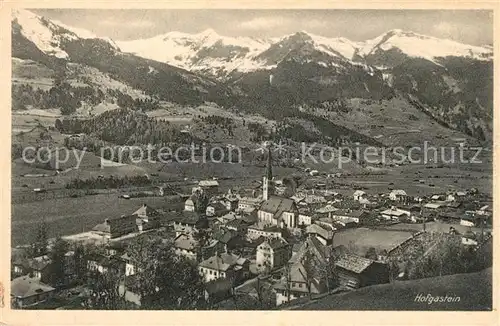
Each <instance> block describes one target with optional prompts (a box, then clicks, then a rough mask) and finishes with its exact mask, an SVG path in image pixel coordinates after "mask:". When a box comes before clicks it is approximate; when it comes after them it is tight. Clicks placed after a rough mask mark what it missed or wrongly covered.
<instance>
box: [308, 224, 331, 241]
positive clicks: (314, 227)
mask: <svg viewBox="0 0 500 326" xmlns="http://www.w3.org/2000/svg"><path fill="white" fill-rule="evenodd" d="M333 230H334V229H333V228H332V227H331V226H328V225H321V223H319V222H317V223H315V224H311V225H309V226H308V227H307V228H306V233H307V234H309V235H314V236H316V238H317V239H318V240H319V241H320V242H321V244H322V245H324V246H328V245H331V244H332V241H333Z"/></svg>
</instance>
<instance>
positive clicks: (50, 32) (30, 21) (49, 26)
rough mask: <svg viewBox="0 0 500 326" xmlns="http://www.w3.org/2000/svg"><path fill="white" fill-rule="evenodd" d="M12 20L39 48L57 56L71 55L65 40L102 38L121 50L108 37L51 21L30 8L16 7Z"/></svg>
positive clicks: (65, 56) (66, 57)
mask: <svg viewBox="0 0 500 326" xmlns="http://www.w3.org/2000/svg"><path fill="white" fill-rule="evenodd" d="M12 20H13V21H17V24H18V25H19V26H20V32H21V34H22V35H23V36H24V37H26V38H27V39H28V40H30V41H31V42H32V43H33V44H35V46H36V47H37V48H38V49H40V50H41V51H42V52H44V53H46V54H48V55H52V56H55V57H57V58H62V59H68V57H69V55H68V53H66V51H64V49H63V48H62V42H63V41H75V40H78V39H101V40H103V41H105V42H107V43H109V44H110V45H111V46H112V47H113V48H114V49H115V50H119V48H118V46H117V45H116V43H115V42H114V41H113V40H111V39H110V38H108V37H98V36H96V35H94V34H93V33H91V32H89V31H87V30H85V29H81V28H75V27H71V26H68V25H66V24H63V23H61V22H59V21H55V20H52V21H51V20H48V19H46V18H44V17H42V16H39V15H37V14H35V13H33V12H31V11H28V10H23V9H14V10H13V11H12Z"/></svg>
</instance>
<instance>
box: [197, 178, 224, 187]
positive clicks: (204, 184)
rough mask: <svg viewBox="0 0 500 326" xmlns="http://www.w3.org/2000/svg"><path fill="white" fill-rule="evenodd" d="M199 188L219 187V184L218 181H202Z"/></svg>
mask: <svg viewBox="0 0 500 326" xmlns="http://www.w3.org/2000/svg"><path fill="white" fill-rule="evenodd" d="M198 186H200V187H218V186H219V182H218V181H217V180H201V181H200V182H199V183H198Z"/></svg>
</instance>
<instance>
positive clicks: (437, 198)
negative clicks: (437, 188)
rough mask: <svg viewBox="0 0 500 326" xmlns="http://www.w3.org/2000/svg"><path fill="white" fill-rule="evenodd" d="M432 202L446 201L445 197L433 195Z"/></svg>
mask: <svg viewBox="0 0 500 326" xmlns="http://www.w3.org/2000/svg"><path fill="white" fill-rule="evenodd" d="M431 199H432V200H444V199H445V196H444V195H439V194H437V195H432V197H431Z"/></svg>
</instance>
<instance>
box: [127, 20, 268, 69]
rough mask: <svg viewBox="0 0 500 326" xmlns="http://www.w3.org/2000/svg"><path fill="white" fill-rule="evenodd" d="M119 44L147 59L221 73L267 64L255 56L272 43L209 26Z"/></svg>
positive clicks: (261, 66)
mask: <svg viewBox="0 0 500 326" xmlns="http://www.w3.org/2000/svg"><path fill="white" fill-rule="evenodd" d="M118 46H119V47H120V49H121V50H122V51H124V52H129V53H133V54H136V55H138V56H141V57H144V58H147V59H151V60H155V61H160V62H165V63H168V64H170V65H174V66H177V67H179V68H183V69H188V70H194V71H204V72H211V73H212V74H214V75H219V74H221V73H223V74H228V73H230V72H232V71H235V70H237V71H240V72H247V71H253V70H256V69H261V68H263V64H262V63H261V62H259V61H258V60H255V57H256V56H257V55H258V54H259V53H261V52H262V51H264V50H266V49H267V48H268V47H269V46H270V44H269V43H268V42H266V41H265V40H259V39H254V38H251V37H226V36H220V35H218V34H217V33H216V32H215V31H214V30H212V29H209V30H205V31H203V32H201V33H198V34H188V33H181V32H170V33H167V34H163V35H159V36H155V37H152V38H149V39H141V40H134V41H121V42H118Z"/></svg>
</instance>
